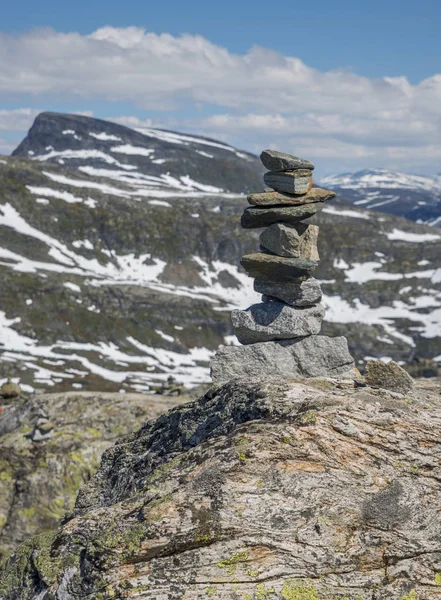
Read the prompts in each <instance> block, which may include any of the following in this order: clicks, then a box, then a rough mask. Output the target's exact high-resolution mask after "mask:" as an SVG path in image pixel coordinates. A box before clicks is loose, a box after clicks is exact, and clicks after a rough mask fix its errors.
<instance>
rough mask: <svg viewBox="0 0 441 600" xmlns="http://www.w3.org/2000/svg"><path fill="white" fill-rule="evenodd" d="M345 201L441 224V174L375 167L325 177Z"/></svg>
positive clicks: (330, 186)
mask: <svg viewBox="0 0 441 600" xmlns="http://www.w3.org/2000/svg"><path fill="white" fill-rule="evenodd" d="M321 184H322V185H323V186H324V187H328V188H330V189H333V190H335V191H336V192H337V193H338V195H339V198H340V199H341V201H342V202H344V203H347V204H354V205H355V206H360V207H363V208H368V209H372V210H378V211H381V212H386V213H389V214H392V215H398V216H400V217H406V218H407V219H411V220H412V221H417V222H418V223H426V224H427V225H435V226H439V227H441V176H436V177H422V176H420V175H409V174H407V173H399V172H395V171H388V170H386V169H373V170H364V171H358V172H356V173H342V174H341V175H330V176H328V177H324V178H323V179H322V180H321Z"/></svg>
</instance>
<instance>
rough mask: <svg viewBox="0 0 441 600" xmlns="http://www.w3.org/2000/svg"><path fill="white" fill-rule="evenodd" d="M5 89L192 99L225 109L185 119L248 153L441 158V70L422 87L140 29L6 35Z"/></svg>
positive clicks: (0, 43)
mask: <svg viewBox="0 0 441 600" xmlns="http://www.w3.org/2000/svg"><path fill="white" fill-rule="evenodd" d="M3 94H4V95H6V94H7V95H10V94H21V95H23V96H24V97H31V96H32V97H33V98H40V99H42V100H45V101H50V99H51V98H52V97H53V96H56V97H57V99H63V98H64V99H66V98H68V99H69V102H70V103H72V100H73V99H74V98H75V97H76V98H77V99H79V98H82V99H83V100H84V99H89V100H94V101H96V100H97V99H98V100H100V101H102V102H115V101H123V102H129V103H133V105H134V106H136V107H138V108H142V109H146V110H149V109H155V110H161V111H164V114H167V111H171V116H172V117H173V111H175V110H177V109H179V108H181V107H186V108H187V107H188V106H189V105H190V106H191V105H192V106H193V107H194V109H195V111H194V112H195V114H196V113H197V107H201V106H202V107H203V106H204V105H210V107H211V108H210V112H213V107H214V109H215V110H217V112H218V114H214V116H212V117H210V118H206V119H198V118H197V117H195V118H194V119H192V120H191V121H187V122H186V123H183V124H182V125H183V126H186V127H187V129H188V128H189V127H192V128H195V129H197V130H199V131H203V132H204V133H213V134H215V135H220V136H221V137H223V138H224V139H229V140H230V141H235V142H236V141H238V142H239V144H240V145H241V146H248V147H249V148H253V147H256V148H257V147H260V146H261V145H262V144H263V145H265V146H268V145H273V146H275V147H277V146H279V147H283V148H284V149H287V150H288V151H290V150H292V151H294V150H296V151H298V152H299V149H301V150H302V151H303V152H309V156H310V157H311V158H323V159H325V158H327V157H328V160H330V159H331V158H333V159H337V158H340V159H345V160H347V161H353V162H354V161H355V162H357V161H358V162H359V163H360V164H364V165H366V163H367V162H369V161H373V160H375V162H376V163H377V164H380V165H384V166H386V164H387V165H388V166H392V165H396V166H399V167H401V168H403V167H409V168H411V167H412V166H413V167H416V168H418V166H421V165H427V161H428V160H431V161H432V162H433V163H434V164H435V163H436V162H438V161H439V158H441V142H440V140H441V75H438V74H434V76H433V77H430V78H428V79H426V80H423V81H421V82H420V83H418V84H416V85H413V84H411V83H410V82H409V81H408V80H407V79H406V78H405V77H384V78H382V79H369V78H367V77H363V76H360V75H357V74H356V73H353V72H350V71H347V70H344V69H335V70H331V71H327V72H321V71H318V70H316V69H313V68H311V67H309V66H307V65H306V64H304V63H303V62H302V61H301V60H300V59H298V58H295V57H290V56H283V55H281V54H278V53H277V52H274V51H272V50H269V49H265V48H261V47H258V46H255V47H253V48H251V50H250V51H249V52H247V53H246V54H243V55H238V54H233V53H231V52H229V51H228V50H227V49H225V48H222V47H220V46H217V45H215V44H213V43H211V42H209V41H208V40H206V39H204V38H203V37H201V36H197V35H182V36H179V37H174V36H172V35H169V34H161V35H156V34H154V33H147V32H145V31H144V30H142V29H139V28H137V27H128V28H124V29H117V28H113V27H103V28H101V29H98V30H97V31H95V32H94V33H92V34H91V35H81V34H79V33H68V34H66V33H59V32H56V31H54V30H51V29H47V30H38V31H34V32H31V33H27V34H24V35H21V36H18V37H12V36H7V35H4V34H0V98H1V96H2V95H3ZM16 112H17V114H16V115H15V118H16V120H17V121H20V119H21V120H23V121H26V114H25V113H23V114H21V113H20V111H16ZM1 122H2V117H1V113H0V128H1ZM120 122H124V120H123V119H121V120H120ZM132 122H133V123H135V122H136V119H135V120H134V121H132ZM148 122H149V125H150V124H151V123H150V121H149V120H148ZM125 123H126V124H128V125H130V124H131V123H130V119H128V118H127V117H126V118H125ZM311 151H312V154H311ZM415 157H418V158H417V159H416V158H415ZM363 160H364V161H365V163H363Z"/></svg>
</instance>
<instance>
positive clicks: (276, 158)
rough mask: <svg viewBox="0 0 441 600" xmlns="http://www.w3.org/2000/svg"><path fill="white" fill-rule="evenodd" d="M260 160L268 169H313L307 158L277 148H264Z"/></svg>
mask: <svg viewBox="0 0 441 600" xmlns="http://www.w3.org/2000/svg"><path fill="white" fill-rule="evenodd" d="M260 160H261V161H262V164H263V166H264V167H266V168H267V169H268V170H269V171H290V170H291V169H310V170H311V171H312V170H313V169H314V165H313V164H312V162H309V160H305V159H304V158H299V157H298V156H293V155H292V154H285V153H284V152H278V151H277V150H264V151H263V152H262V154H261V155H260Z"/></svg>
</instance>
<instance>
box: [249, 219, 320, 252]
mask: <svg viewBox="0 0 441 600" xmlns="http://www.w3.org/2000/svg"><path fill="white" fill-rule="evenodd" d="M318 234H319V228H318V227H317V225H308V224H307V223H297V225H288V224H285V223H274V224H273V225H270V226H269V227H267V228H266V229H265V230H264V231H262V233H261V234H260V243H261V244H262V246H263V247H264V248H265V249H266V250H269V251H270V252H273V253H274V254H277V256H285V257H287V258H299V257H300V256H302V257H304V258H310V259H311V260H319V253H318V250H317V240H318Z"/></svg>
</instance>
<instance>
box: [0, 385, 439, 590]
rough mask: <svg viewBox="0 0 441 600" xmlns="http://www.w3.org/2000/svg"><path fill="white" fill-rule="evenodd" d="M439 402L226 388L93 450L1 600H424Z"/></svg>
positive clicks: (17, 564)
mask: <svg viewBox="0 0 441 600" xmlns="http://www.w3.org/2000/svg"><path fill="white" fill-rule="evenodd" d="M440 427H441V399H440V396H439V387H437V386H435V385H434V384H428V383H426V384H425V385H424V387H422V386H420V387H419V388H417V389H415V390H414V391H413V392H412V393H411V395H409V396H403V395H400V394H397V393H394V392H388V391H386V390H384V389H383V390H381V389H372V388H356V389H354V388H352V389H341V388H339V387H336V386H335V385H333V384H332V383H331V382H329V381H325V380H321V381H310V382H308V383H307V384H305V383H295V382H293V381H289V380H283V379H280V378H279V379H278V380H277V381H274V380H267V381H265V382H262V381H259V380H255V381H246V382H245V381H240V380H236V381H233V382H230V383H229V384H227V385H225V386H224V387H221V388H214V389H212V390H211V391H210V392H208V393H207V394H206V395H205V396H204V397H202V398H201V399H200V400H198V401H196V402H194V403H190V404H186V405H183V406H181V407H178V408H175V409H173V410H172V411H171V412H169V413H167V414H165V415H163V416H162V417H160V418H159V419H158V420H157V421H156V422H155V421H150V422H148V423H146V424H145V425H144V426H143V427H142V428H141V429H140V430H139V431H137V432H136V433H134V434H132V435H129V436H128V437H126V438H125V439H124V440H123V441H121V442H120V443H118V444H117V445H116V446H115V447H113V448H111V449H110V450H108V451H107V452H106V453H105V455H104V458H103V461H102V463H101V467H100V469H99V471H98V473H97V474H96V475H95V476H94V477H93V478H92V479H91V480H90V481H89V482H88V483H87V484H86V485H85V486H84V487H83V488H82V490H81V492H80V494H79V496H78V499H77V503H76V510H75V512H74V514H73V515H71V518H69V519H67V520H66V521H65V523H64V525H62V526H61V527H60V528H59V529H58V530H56V531H54V532H52V533H46V534H43V535H41V536H39V537H37V538H34V539H32V540H29V541H27V542H26V543H24V544H23V545H22V546H21V547H20V548H19V549H18V551H17V553H16V554H15V555H14V556H13V557H12V558H11V559H10V560H9V562H7V563H6V564H5V565H4V567H3V569H2V570H1V572H0V598H1V599H2V600H31V599H32V600H36V599H37V598H38V600H49V599H51V600H52V599H53V600H73V599H74V598H94V599H96V600H98V599H99V600H110V599H111V598H120V599H122V598H131V599H132V598H133V599H135V598H136V599H140V600H141V599H142V600H148V599H151V600H171V599H173V600H196V599H200V600H205V599H209V598H220V599H222V598H223V599H225V600H226V599H228V600H244V599H245V600H264V599H269V600H272V599H274V600H440V598H441V549H440V543H439V540H440V533H441V532H440V506H441V495H440V486H439V471H440V466H441V465H440V454H439V451H438V430H439V428H440Z"/></svg>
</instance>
